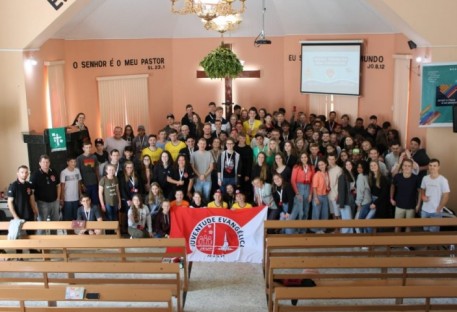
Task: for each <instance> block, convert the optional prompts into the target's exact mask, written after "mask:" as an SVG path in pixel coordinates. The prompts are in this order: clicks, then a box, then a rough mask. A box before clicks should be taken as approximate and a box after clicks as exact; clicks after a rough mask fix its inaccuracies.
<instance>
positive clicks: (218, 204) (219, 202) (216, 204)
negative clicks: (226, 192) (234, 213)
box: [208, 190, 228, 208]
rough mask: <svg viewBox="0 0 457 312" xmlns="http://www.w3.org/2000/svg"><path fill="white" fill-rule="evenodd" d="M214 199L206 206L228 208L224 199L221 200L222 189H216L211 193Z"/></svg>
mask: <svg viewBox="0 0 457 312" xmlns="http://www.w3.org/2000/svg"><path fill="white" fill-rule="evenodd" d="M213 196H214V197H213V198H214V201H212V202H210V203H209V204H208V208H228V205H227V203H226V202H225V201H222V191H221V190H216V192H215V193H214V195H213Z"/></svg>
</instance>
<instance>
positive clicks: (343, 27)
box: [52, 0, 420, 41]
mask: <svg viewBox="0 0 457 312" xmlns="http://www.w3.org/2000/svg"><path fill="white" fill-rule="evenodd" d="M181 1H182V0H181ZM265 1H266V9H267V10H266V22H265V33H266V36H267V37H269V36H284V35H295V34H358V33H363V34H381V33H382V34H389V33H405V34H406V35H407V36H408V37H409V38H412V39H414V40H416V41H420V38H418V37H417V36H415V34H413V33H412V32H411V30H410V29H409V28H408V26H407V25H405V24H404V23H398V21H392V20H387V19H386V18H384V17H383V16H382V15H381V14H379V13H377V12H376V11H375V10H374V9H373V8H372V7H371V6H370V4H369V2H370V0H265ZM246 6H247V9H246V12H245V13H244V14H243V22H242V23H241V25H240V27H239V29H238V30H236V31H233V32H232V33H229V34H226V36H233V37H256V36H257V35H258V34H259V33H260V31H261V29H262V1H261V0H246ZM394 25H395V26H394ZM217 36H219V33H217V32H214V31H208V30H205V29H204V28H203V25H202V23H201V22H200V21H199V19H198V18H197V17H196V16H180V15H175V14H172V13H171V1H170V0H92V1H91V2H90V4H89V5H87V6H86V7H84V8H83V9H82V10H81V11H80V12H79V13H77V14H76V15H75V16H73V18H72V19H70V20H69V21H68V22H67V23H66V24H65V26H64V27H62V28H61V29H60V30H59V31H58V32H56V33H55V34H54V35H53V36H52V38H56V39H57V38H58V39H67V40H82V39H139V38H201V37H217Z"/></svg>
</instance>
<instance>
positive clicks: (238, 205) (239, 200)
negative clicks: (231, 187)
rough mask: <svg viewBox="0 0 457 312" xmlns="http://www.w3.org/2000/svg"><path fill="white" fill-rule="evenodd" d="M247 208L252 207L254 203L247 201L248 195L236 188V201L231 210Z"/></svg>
mask: <svg viewBox="0 0 457 312" xmlns="http://www.w3.org/2000/svg"><path fill="white" fill-rule="evenodd" d="M245 208H252V205H251V204H250V203H247V202H246V196H245V195H244V194H243V193H241V191H240V190H236V195H235V202H234V203H233V205H232V209H231V210H233V211H236V210H239V209H245Z"/></svg>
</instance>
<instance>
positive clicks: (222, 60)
mask: <svg viewBox="0 0 457 312" xmlns="http://www.w3.org/2000/svg"><path fill="white" fill-rule="evenodd" d="M200 66H202V67H203V69H204V70H205V73H206V75H207V76H208V77H209V78H211V79H215V78H236V77H238V75H239V74H240V73H241V72H242V71H243V65H241V62H240V60H239V59H238V57H237V56H236V54H235V53H233V52H232V50H230V49H229V48H226V47H224V46H219V47H218V48H216V49H214V50H213V51H211V52H210V53H209V54H208V55H207V56H205V57H204V58H203V60H202V61H201V62H200Z"/></svg>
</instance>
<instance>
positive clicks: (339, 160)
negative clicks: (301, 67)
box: [8, 102, 450, 238]
mask: <svg viewBox="0 0 457 312" xmlns="http://www.w3.org/2000/svg"><path fill="white" fill-rule="evenodd" d="M84 119H85V115H84V114H83V113H80V114H78V115H77V116H76V118H75V121H74V123H73V124H72V127H76V130H78V131H81V132H83V133H84V135H81V136H80V146H79V148H80V149H81V151H80V153H79V155H77V156H70V157H68V161H67V168H66V169H65V170H63V171H62V172H61V173H57V172H54V171H53V170H52V169H51V168H50V162H49V157H48V156H46V155H42V156H41V157H40V160H39V166H40V169H39V170H38V171H37V172H34V173H33V175H32V178H31V183H29V182H28V181H27V178H28V168H27V167H26V166H20V167H19V169H18V173H17V180H16V181H15V182H14V183H12V184H11V185H10V188H9V190H8V205H9V208H10V210H11V212H12V215H13V217H14V218H22V219H26V220H32V219H34V218H35V217H38V218H39V219H40V220H46V219H50V220H58V219H59V218H60V215H59V209H60V207H62V214H61V215H62V216H61V217H62V218H63V220H74V219H81V220H102V219H104V220H119V221H120V225H121V229H122V230H123V232H125V233H128V234H129V235H130V236H131V237H135V238H136V237H164V236H167V235H168V234H169V231H170V216H169V211H170V209H173V207H176V206H185V207H186V206H187V207H191V208H203V207H208V208H223V209H231V210H234V211H236V210H238V209H248V208H251V207H253V206H267V207H268V219H272V220H275V219H282V220H297V219H299V220H306V219H314V220H319V219H328V218H334V219H352V218H358V219H370V218H414V217H415V216H416V215H420V216H422V217H424V218H435V217H441V216H442V211H443V208H444V207H445V206H446V203H447V201H448V198H449V192H450V189H449V184H448V181H447V180H446V178H445V177H443V176H442V175H441V174H440V162H439V160H437V159H434V158H432V159H430V158H429V156H428V155H427V153H426V151H425V149H423V148H422V147H421V140H420V139H419V138H417V137H414V138H412V139H411V140H410V142H409V143H408V146H407V148H403V147H402V144H401V142H400V135H399V133H398V131H397V130H395V129H393V128H392V127H391V124H390V122H388V121H385V122H384V123H382V125H381V126H380V125H378V120H377V117H376V116H375V115H372V116H371V117H370V118H369V123H368V125H365V123H364V122H365V121H364V120H363V119H362V118H360V117H359V118H357V119H356V120H355V123H354V125H352V124H351V123H350V119H349V116H348V115H346V114H343V115H342V116H341V117H339V118H338V117H337V113H336V112H334V111H332V112H330V113H329V114H328V116H324V115H315V114H309V115H307V114H306V113H304V112H296V111H295V109H294V111H293V112H292V113H291V114H290V116H287V113H286V111H285V109H283V108H279V109H278V110H277V111H274V112H271V113H270V112H268V111H267V110H266V109H263V108H260V109H257V108H256V107H251V108H249V109H243V108H241V107H240V106H239V105H235V106H234V107H233V112H232V113H231V114H230V115H229V116H227V119H226V118H224V117H223V109H222V107H218V106H217V105H216V104H215V103H214V102H211V103H209V105H208V113H207V115H206V116H205V117H202V116H200V115H199V114H198V113H196V112H194V110H193V107H192V105H190V104H189V105H187V106H186V113H185V115H184V116H183V117H182V118H181V119H180V120H177V119H175V117H174V115H173V114H171V113H170V114H168V115H167V116H166V119H167V122H166V124H165V125H164V127H163V128H162V129H161V130H160V131H158V133H157V134H147V132H146V129H145V127H144V126H143V125H138V126H137V128H136V129H137V134H136V135H135V133H134V130H133V129H134V128H133V127H132V126H131V125H126V126H125V127H123V128H122V127H121V126H116V127H115V128H114V130H113V136H112V137H108V138H105V139H102V138H97V139H95V140H94V146H92V142H91V139H90V135H89V131H88V129H87V127H86V126H85V124H84ZM93 147H95V150H94V152H93V153H92V148H93ZM397 230H400V229H397ZM406 230H408V229H406ZM428 230H430V231H437V230H438V229H437V228H430V229H428ZM311 231H312V232H315V233H322V232H323V229H311ZM342 231H343V232H345V233H350V232H352V231H353V229H342ZM361 231H367V232H369V231H370V229H369V228H367V229H361ZM286 232H287V233H294V232H295V230H294V229H288V230H287V231H286ZM86 234H97V233H94V232H92V233H86Z"/></svg>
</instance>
